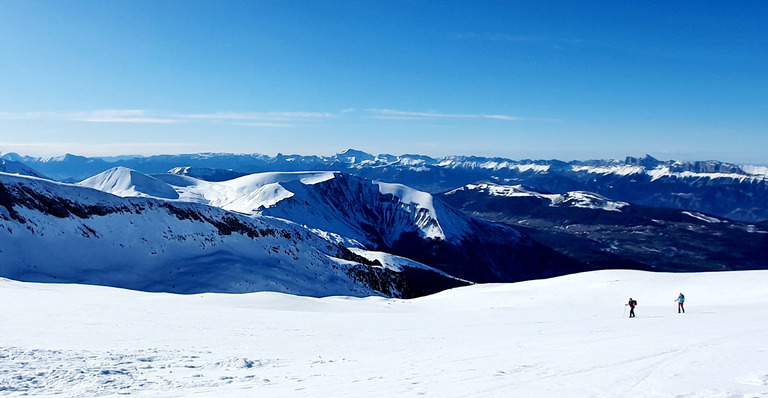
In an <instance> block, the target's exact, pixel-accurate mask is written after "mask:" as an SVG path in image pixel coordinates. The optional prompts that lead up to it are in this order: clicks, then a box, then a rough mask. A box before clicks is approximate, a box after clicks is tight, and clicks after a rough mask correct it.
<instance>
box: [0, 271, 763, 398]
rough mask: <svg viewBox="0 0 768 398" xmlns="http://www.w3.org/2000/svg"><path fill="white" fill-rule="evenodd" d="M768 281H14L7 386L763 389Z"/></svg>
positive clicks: (2, 390) (232, 390)
mask: <svg viewBox="0 0 768 398" xmlns="http://www.w3.org/2000/svg"><path fill="white" fill-rule="evenodd" d="M767 283H768V272H766V271H751V272H731V273H699V274H662V273H644V272H636V271H599V272H590V273H584V274H578V275H571V276H566V277H560V278H554V279H547V280H536V281H529V282H521V283H516V284H493V285H476V286H471V287H464V288H458V289H453V290H449V291H446V292H443V293H440V294H437V295H434V296H428V297H424V298H420V299H416V300H392V299H384V298H379V297H371V298H362V299H354V298H349V297H328V298H323V299H316V298H309V297H299V296H292V295H285V294H279V293H268V292H264V293H253V294H242V295H226V294H200V295H188V296H179V295H172V294H157V293H154V294H153V293H140V292H134V291H126V290H119V289H114V288H104V287H94V286H82V285H57V284H44V285H43V284H34V283H20V282H12V281H7V280H0V303H3V305H2V306H0V318H2V319H4V320H5V321H4V322H0V335H2V336H3V340H2V343H0V394H3V395H7V396H22V395H33V396H53V395H56V396H63V397H96V396H122V395H127V394H130V395H131V396H138V397H156V396H163V397H190V396H194V397H221V396H227V397H253V396H259V397H286V396H292V397H325V396H351V397H412V396H428V397H478V396H488V397H490V396H493V397H497V396H498V397H543V398H547V397H575V398H580V397H589V398H594V397H597V398H603V397H604V398H608V397H610V398H613V397H628V398H635V397H637V398H647V397H669V398H672V397H687V398H704V397H707V398H709V397H721V398H733V397H754V398H756V397H763V396H765V395H766V394H768V355H766V352H767V351H768V343H766V342H765V338H764V336H765V335H766V334H768V291H766V289H765V286H766V284H767ZM681 291H682V292H684V293H685V294H686V297H687V300H686V307H687V308H686V309H687V313H686V314H677V312H676V309H675V308H676V307H675V303H674V302H673V300H674V299H675V298H676V297H677V294H678V293H679V292H681ZM630 296H631V297H633V298H635V299H637V300H638V301H639V306H638V308H637V318H635V319H627V318H626V312H624V313H622V311H625V307H624V303H625V302H626V301H627V299H628V298H629V297H630ZM9 320H10V321H9Z"/></svg>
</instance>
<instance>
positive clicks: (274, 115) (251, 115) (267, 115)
mask: <svg viewBox="0 0 768 398" xmlns="http://www.w3.org/2000/svg"><path fill="white" fill-rule="evenodd" d="M335 116H336V115H334V114H333V113H324V112H215V113H197V114H185V115H179V117H183V118H187V119H207V120H258V121H290V120H312V119H329V118H333V117H335Z"/></svg>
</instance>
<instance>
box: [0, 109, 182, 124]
mask: <svg viewBox="0 0 768 398" xmlns="http://www.w3.org/2000/svg"><path fill="white" fill-rule="evenodd" d="M0 119H4V120H69V121H77V122H96V123H160V124H169V123H179V122H181V121H180V120H177V119H174V118H171V117H168V116H165V115H157V114H153V113H152V112H150V111H147V110H143V109H106V110H95V111H80V112H15V113H14V112H0Z"/></svg>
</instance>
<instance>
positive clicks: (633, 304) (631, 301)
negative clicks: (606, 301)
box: [624, 297, 637, 318]
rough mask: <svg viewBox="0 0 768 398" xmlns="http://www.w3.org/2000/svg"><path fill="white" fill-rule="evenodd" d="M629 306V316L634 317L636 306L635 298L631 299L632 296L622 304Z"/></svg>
mask: <svg viewBox="0 0 768 398" xmlns="http://www.w3.org/2000/svg"><path fill="white" fill-rule="evenodd" d="M624 305H628V306H629V317H630V318H634V317H635V307H636V306H637V300H634V299H632V297H630V298H629V302H628V303H626V304H624Z"/></svg>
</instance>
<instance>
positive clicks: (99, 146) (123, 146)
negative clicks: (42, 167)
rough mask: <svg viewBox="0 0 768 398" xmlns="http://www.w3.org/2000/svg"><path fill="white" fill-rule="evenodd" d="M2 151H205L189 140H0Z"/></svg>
mask: <svg viewBox="0 0 768 398" xmlns="http://www.w3.org/2000/svg"><path fill="white" fill-rule="evenodd" d="M0 148H3V152H5V153H7V152H19V153H23V154H27V155H31V156H59V155H63V154H65V153H74V154H77V155H81V156H114V155H127V154H146V155H149V154H156V155H159V154H166V153H180V152H184V151H190V152H194V151H205V150H209V149H210V148H209V147H207V146H206V145H203V144H202V143H189V142H186V143H185V142H112V143H96V142H0Z"/></svg>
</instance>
